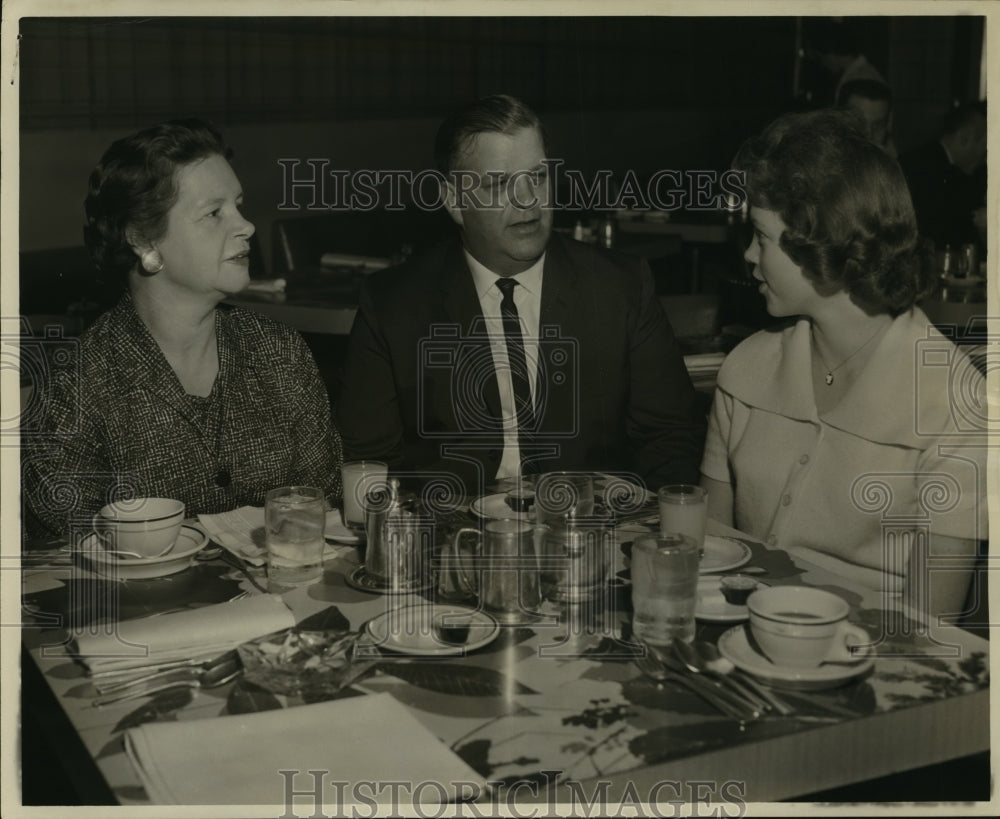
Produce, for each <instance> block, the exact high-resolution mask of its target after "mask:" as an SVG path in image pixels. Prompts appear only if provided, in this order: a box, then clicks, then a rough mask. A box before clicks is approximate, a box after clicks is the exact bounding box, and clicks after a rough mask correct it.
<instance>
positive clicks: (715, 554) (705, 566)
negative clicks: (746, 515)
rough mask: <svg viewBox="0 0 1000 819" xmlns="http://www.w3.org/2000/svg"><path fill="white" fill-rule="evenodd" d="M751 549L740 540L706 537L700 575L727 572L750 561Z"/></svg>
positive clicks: (699, 570)
mask: <svg viewBox="0 0 1000 819" xmlns="http://www.w3.org/2000/svg"><path fill="white" fill-rule="evenodd" d="M751 555H752V553H751V551H750V547H749V546H747V545H746V544H745V543H740V541H738V540H732V539H731V538H728V537H718V536H717V535H705V548H704V552H703V554H702V556H701V563H699V564H698V573H699V574H711V573H712V572H726V571H729V570H730V569H735V568H736V567H737V566H742V565H743V564H744V563H746V562H747V561H749V560H750V557H751Z"/></svg>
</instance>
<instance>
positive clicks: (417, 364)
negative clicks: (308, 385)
mask: <svg viewBox="0 0 1000 819" xmlns="http://www.w3.org/2000/svg"><path fill="white" fill-rule="evenodd" d="M482 321H483V319H482V311H481V309H480V304H479V298H478V296H477V294H476V290H475V286H474V284H473V279H472V274H471V273H470V272H469V268H468V264H467V262H466V260H465V255H464V253H463V251H462V247H461V244H460V243H459V242H458V241H454V242H449V243H445V244H443V245H440V246H438V247H436V248H434V249H433V250H431V251H429V252H427V253H426V254H424V255H422V256H421V257H419V258H415V259H413V260H411V261H409V262H407V263H406V264H403V265H401V266H399V267H396V268H392V269H389V270H385V271H382V272H380V273H376V274H373V275H371V276H369V277H368V278H367V280H366V282H365V285H364V287H363V289H362V294H361V299H360V307H359V311H358V315H357V318H356V319H355V322H354V327H353V329H352V332H351V339H350V346H349V351H348V355H347V360H346V364H345V368H344V375H343V385H342V389H341V392H340V398H339V401H338V404H337V408H336V417H337V421H338V425H339V427H340V430H341V433H342V436H343V440H344V449H345V458H346V459H361V458H378V459H382V460H386V461H388V462H389V464H390V466H391V467H392V468H393V469H396V470H400V471H404V472H411V471H412V472H416V471H419V470H427V471H432V472H443V471H446V472H450V473H453V474H456V475H458V476H459V477H460V479H461V480H462V482H463V483H464V485H465V487H466V488H467V489H469V490H481V489H482V487H483V486H484V484H486V483H489V482H491V481H492V480H493V478H494V476H495V475H496V471H497V468H498V466H499V464H500V458H501V455H502V452H503V430H502V425H501V421H500V394H499V389H498V387H497V380H496V375H495V372H494V367H493V358H492V355H491V352H490V348H489V339H488V337H487V336H486V335H485V333H484V332H483V328H482V326H479V325H480V323H481V322H482ZM539 339H540V340H539V359H540V363H539V375H538V379H537V382H536V385H537V387H536V399H535V403H536V415H537V416H538V426H537V430H536V433H535V434H534V435H533V436H532V439H531V444H529V445H528V446H527V447H524V449H525V450H528V451H530V456H531V457H533V458H536V459H537V471H540V472H547V471H552V470H557V469H559V470H562V469H580V470H598V469H600V470H606V471H612V470H618V471H632V472H634V473H636V474H638V475H639V476H641V477H642V478H643V479H644V480H646V481H647V483H649V484H650V485H652V486H657V485H660V484H663V483H666V482H674V481H685V482H693V481H696V480H697V478H698V467H699V463H700V459H701V451H702V446H703V442H704V426H705V420H704V417H702V416H701V415H700V414H699V411H698V408H697V399H696V396H695V393H694V389H693V388H692V386H691V381H690V378H689V377H688V374H687V371H686V370H685V368H684V362H683V358H682V356H681V353H680V351H679V348H678V346H677V343H676V340H675V339H674V336H673V332H672V331H671V329H670V326H669V324H668V322H667V319H666V316H665V315H664V314H663V310H662V308H661V306H660V303H659V301H658V299H657V298H656V295H655V293H654V289H653V281H652V276H651V275H650V272H649V268H648V266H647V265H646V263H645V262H644V261H641V260H639V259H636V258H634V257H631V256H627V255H624V254H621V253H615V252H612V251H605V250H599V249H595V248H592V247H588V246H586V245H583V244H580V243H578V242H574V241H571V240H568V239H565V238H563V237H561V236H559V235H553V236H552V239H551V240H550V242H549V245H548V248H547V251H546V256H545V264H544V269H543V278H542V295H541V311H540V321H539ZM528 451H526V452H525V453H524V454H525V455H528V454H529V452H528Z"/></svg>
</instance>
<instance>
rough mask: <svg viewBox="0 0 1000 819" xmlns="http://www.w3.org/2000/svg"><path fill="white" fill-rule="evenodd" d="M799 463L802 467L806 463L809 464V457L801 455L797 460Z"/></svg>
mask: <svg viewBox="0 0 1000 819" xmlns="http://www.w3.org/2000/svg"><path fill="white" fill-rule="evenodd" d="M799 463H800V464H802V465H803V466H805V465H806V464H807V463H809V456H808V455H802V456H801V457H800V458H799Z"/></svg>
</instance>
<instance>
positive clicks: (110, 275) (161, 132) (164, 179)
mask: <svg viewBox="0 0 1000 819" xmlns="http://www.w3.org/2000/svg"><path fill="white" fill-rule="evenodd" d="M216 154H218V155H219V156H223V157H225V158H226V159H229V158H230V157H231V155H232V152H231V151H230V150H229V148H227V147H226V144H225V142H224V141H223V139H222V136H221V135H220V134H219V132H218V131H216V130H215V128H213V127H212V126H211V125H210V124H209V123H207V122H205V121H203V120H200V119H182V120H173V121H171V122H164V123H161V124H160V125H154V126H153V127H151V128H146V129H145V130H142V131H139V132H138V133H136V134H132V135H131V136H127V137H124V138H122V139H119V140H117V141H115V142H114V143H112V144H111V147H109V148H108V149H107V151H105V152H104V156H102V157H101V161H100V163H99V164H98V165H97V167H96V168H94V170H93V171H92V172H91V174H90V181H89V189H88V193H87V199H86V201H85V203H84V208H85V211H86V217H87V222H86V225H85V226H84V228H83V239H84V244H86V246H87V250H88V251H89V253H90V258H91V259H92V260H93V262H94V264H95V265H96V266H97V269H98V270H99V271H100V274H101V278H102V279H103V281H104V283H105V284H108V285H113V286H115V287H122V288H123V287H124V286H125V284H126V282H127V280H128V274H129V273H130V272H131V271H132V270H133V269H136V265H137V263H138V258H137V256H136V254H135V252H134V251H133V250H132V244H133V243H134V242H138V241H141V242H145V243H151V242H155V241H157V240H158V239H161V238H163V235H164V233H165V232H166V229H167V213H168V211H169V210H170V208H171V207H173V205H174V203H175V202H176V201H177V184H176V181H175V172H176V171H177V169H178V168H180V167H182V166H184V165H190V164H191V163H193V162H197V161H198V160H201V159H206V158H207V157H209V156H213V155H216Z"/></svg>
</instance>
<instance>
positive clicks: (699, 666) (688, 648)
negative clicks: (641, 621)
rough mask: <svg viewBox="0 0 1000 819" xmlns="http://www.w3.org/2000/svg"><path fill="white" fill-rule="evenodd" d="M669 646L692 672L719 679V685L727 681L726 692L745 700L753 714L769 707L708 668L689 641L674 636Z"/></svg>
mask: <svg viewBox="0 0 1000 819" xmlns="http://www.w3.org/2000/svg"><path fill="white" fill-rule="evenodd" d="M671 647H672V648H673V650H674V654H675V655H676V657H677V659H678V660H680V661H681V663H683V664H684V667H685V668H687V669H688V670H689V671H691V672H692V673H694V674H705V675H707V676H710V677H713V678H715V679H716V680H718V681H719V682H717V683H716V684H717V685H720V687H721V685H722V683H728V684H729V688H728V689H726V692H727V693H728V694H729V695H730V696H734V697H738V698H739V699H740V701H742V702H745V703H746V704H747V705H748V706H749V707H750V708H752V709H753V712H754V715H755V716H760V715H761V714H762V713H763V712H764V711H767V710H768V709H769V708H770V706H769V705H768V703H767V702H765V701H764V700H762V699H761V698H760V697H758V696H757V695H756V694H754V693H753V692H751V691H748V690H747V689H745V688H743V687H742V686H741V685H739V684H737V682H736V681H735V680H732V679H730V678H728V677H727V676H726V675H725V674H723V673H721V672H719V671H715V670H713V669H712V668H709V667H708V665H707V664H706V663H705V662H704V660H703V659H702V657H701V655H700V654H699V653H698V652H697V650H696V649H695V648H694V647H693V646H692V645H690V644H689V643H686V642H684V641H683V640H681V639H680V638H679V637H676V638H674V641H673V643H672V645H671Z"/></svg>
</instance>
